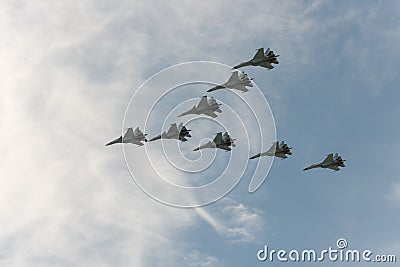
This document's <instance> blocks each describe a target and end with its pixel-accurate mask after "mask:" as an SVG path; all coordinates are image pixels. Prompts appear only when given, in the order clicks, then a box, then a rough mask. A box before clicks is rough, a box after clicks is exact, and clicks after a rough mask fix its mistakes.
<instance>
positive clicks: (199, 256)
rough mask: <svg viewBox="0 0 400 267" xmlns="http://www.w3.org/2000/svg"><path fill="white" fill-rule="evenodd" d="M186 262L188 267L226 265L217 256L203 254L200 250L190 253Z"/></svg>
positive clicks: (219, 266)
mask: <svg viewBox="0 0 400 267" xmlns="http://www.w3.org/2000/svg"><path fill="white" fill-rule="evenodd" d="M185 261H186V263H187V264H188V266H193V267H225V266H226V264H225V263H224V262H223V261H221V260H219V259H218V258H217V257H215V256H211V255H208V254H205V253H202V252H200V251H198V250H194V251H192V252H190V253H189V254H188V255H187V256H186V257H185Z"/></svg>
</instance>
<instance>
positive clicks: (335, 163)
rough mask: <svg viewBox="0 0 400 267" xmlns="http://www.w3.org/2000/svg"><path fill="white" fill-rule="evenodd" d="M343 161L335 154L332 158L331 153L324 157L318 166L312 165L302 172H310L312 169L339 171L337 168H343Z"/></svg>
mask: <svg viewBox="0 0 400 267" xmlns="http://www.w3.org/2000/svg"><path fill="white" fill-rule="evenodd" d="M345 161H346V160H344V159H342V157H341V156H339V155H338V154H337V153H336V154H335V156H333V154H332V153H331V154H329V155H328V156H326V158H325V159H324V161H323V162H321V163H319V164H313V165H311V166H309V167H307V168H304V169H303V171H307V170H311V169H314V168H324V169H326V168H329V169H331V170H334V171H338V170H340V169H339V167H345V165H344V162H345Z"/></svg>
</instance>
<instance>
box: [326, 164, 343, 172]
mask: <svg viewBox="0 0 400 267" xmlns="http://www.w3.org/2000/svg"><path fill="white" fill-rule="evenodd" d="M328 168H329V169H331V170H334V171H338V170H340V169H339V167H338V166H336V165H331V166H329V167H328Z"/></svg>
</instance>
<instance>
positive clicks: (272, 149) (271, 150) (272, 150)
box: [266, 141, 279, 154]
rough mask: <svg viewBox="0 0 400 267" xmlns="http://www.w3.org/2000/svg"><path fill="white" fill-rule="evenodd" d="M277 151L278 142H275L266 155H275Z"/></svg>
mask: <svg viewBox="0 0 400 267" xmlns="http://www.w3.org/2000/svg"><path fill="white" fill-rule="evenodd" d="M278 149H279V142H278V141H276V142H275V143H274V144H273V145H272V146H271V147H270V148H269V149H268V151H267V152H266V153H270V154H272V153H273V154H275V152H276V151H277V150H278Z"/></svg>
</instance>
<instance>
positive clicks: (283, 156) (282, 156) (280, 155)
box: [275, 153, 287, 159]
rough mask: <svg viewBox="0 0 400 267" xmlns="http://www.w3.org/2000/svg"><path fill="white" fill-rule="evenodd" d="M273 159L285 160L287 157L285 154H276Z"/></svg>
mask: <svg viewBox="0 0 400 267" xmlns="http://www.w3.org/2000/svg"><path fill="white" fill-rule="evenodd" d="M275 157H278V158H281V159H286V158H287V156H286V155H285V153H278V154H275Z"/></svg>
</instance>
